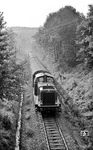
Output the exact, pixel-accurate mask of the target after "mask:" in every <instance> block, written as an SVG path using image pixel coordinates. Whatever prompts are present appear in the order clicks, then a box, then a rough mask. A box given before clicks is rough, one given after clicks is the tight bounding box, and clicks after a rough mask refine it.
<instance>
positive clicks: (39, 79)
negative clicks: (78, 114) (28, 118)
mask: <svg viewBox="0 0 93 150" xmlns="http://www.w3.org/2000/svg"><path fill="white" fill-rule="evenodd" d="M33 93H34V102H35V107H36V108H37V109H38V110H57V109H58V110H59V109H60V107H61V104H60V101H59V99H58V95H57V90H56V88H55V85H54V78H53V76H52V75H51V74H50V73H49V72H47V71H44V70H38V71H36V72H35V73H34V74H33Z"/></svg>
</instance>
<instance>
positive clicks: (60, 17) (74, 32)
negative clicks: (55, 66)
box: [36, 5, 93, 71]
mask: <svg viewBox="0 0 93 150" xmlns="http://www.w3.org/2000/svg"><path fill="white" fill-rule="evenodd" d="M92 35H93V6H92V5H89V13H88V14H87V17H85V16H84V15H83V14H81V13H79V12H77V11H76V9H75V8H73V7H72V6H65V7H64V8H62V9H60V10H59V11H57V12H55V13H51V14H49V16H48V17H47V19H46V21H45V23H44V26H43V27H42V28H40V29H39V32H38V33H37V35H36V39H37V41H38V43H39V44H40V45H41V46H43V47H44V48H45V49H46V51H48V52H50V53H51V54H52V55H53V56H54V59H55V61H58V63H59V66H60V67H62V68H63V70H64V71H67V70H68V68H69V67H75V66H76V65H77V64H79V63H81V62H83V63H84V64H87V65H88V66H89V67H90V66H91V67H92V57H93V53H92V50H93V45H92V41H93V37H92Z"/></svg>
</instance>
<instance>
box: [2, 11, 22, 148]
mask: <svg viewBox="0 0 93 150" xmlns="http://www.w3.org/2000/svg"><path fill="white" fill-rule="evenodd" d="M21 86H22V64H17V62H16V47H15V42H14V33H13V32H12V31H11V30H10V29H9V28H7V26H6V22H5V21H4V16H3V13H2V12H0V150H13V149H14V147H15V134H16V127H17V119H18V116H17V115H18V107H19V101H20V95H21V91H22V88H21Z"/></svg>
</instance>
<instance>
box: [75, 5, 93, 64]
mask: <svg viewBox="0 0 93 150" xmlns="http://www.w3.org/2000/svg"><path fill="white" fill-rule="evenodd" d="M89 8H90V9H89V13H88V16H87V18H86V19H84V20H83V21H82V22H81V24H80V25H79V26H78V27H77V32H76V33H77V41H76V43H77V44H78V45H79V46H80V50H79V52H78V60H80V61H83V62H84V63H86V64H87V65H88V66H89V67H92V66H93V6H92V5H89Z"/></svg>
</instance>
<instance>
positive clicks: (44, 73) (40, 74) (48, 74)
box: [35, 72, 53, 78]
mask: <svg viewBox="0 0 93 150" xmlns="http://www.w3.org/2000/svg"><path fill="white" fill-rule="evenodd" d="M44 75H46V76H49V77H52V78H53V76H52V75H51V74H50V73H47V72H40V73H37V74H36V75H35V76H36V78H38V77H42V76H44Z"/></svg>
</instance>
